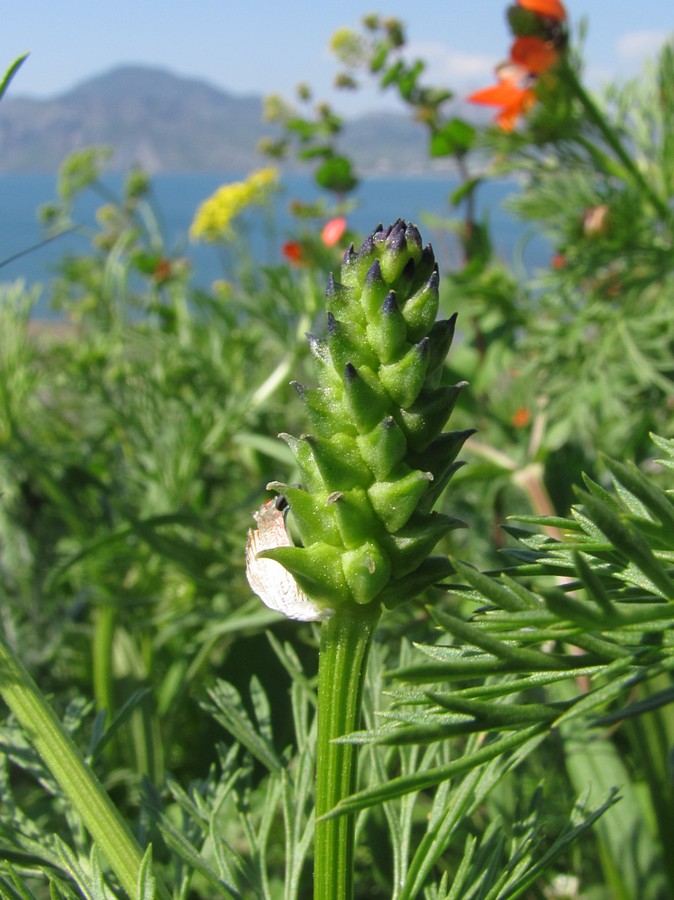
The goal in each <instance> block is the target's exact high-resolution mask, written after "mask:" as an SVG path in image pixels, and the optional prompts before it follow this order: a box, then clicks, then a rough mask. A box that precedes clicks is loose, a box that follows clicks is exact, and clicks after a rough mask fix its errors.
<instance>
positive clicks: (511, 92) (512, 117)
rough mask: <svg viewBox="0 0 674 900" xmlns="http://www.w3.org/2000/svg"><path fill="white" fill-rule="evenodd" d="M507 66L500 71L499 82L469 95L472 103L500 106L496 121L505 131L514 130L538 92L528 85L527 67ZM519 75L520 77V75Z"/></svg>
mask: <svg viewBox="0 0 674 900" xmlns="http://www.w3.org/2000/svg"><path fill="white" fill-rule="evenodd" d="M513 68H514V67H512V66H505V67H504V68H503V69H502V70H501V71H500V72H499V78H500V80H499V83H498V84H493V85H491V87H486V88H482V90H479V91H475V92H474V93H473V94H471V95H470V96H469V97H468V101H469V102H470V103H479V104H481V105H483V106H498V107H500V108H501V109H500V112H498V113H497V114H496V121H497V122H498V124H499V125H500V127H501V128H502V129H503V131H512V130H513V128H514V127H515V125H516V124H517V120H518V119H519V117H520V116H523V115H524V114H525V113H526V112H528V110H529V109H530V108H531V107H532V106H533V105H534V103H535V102H536V93H535V91H534V90H533V88H531V87H530V86H529V85H528V80H529V79H528V73H527V71H526V70H525V69H521V68H520V67H516V69H517V71H516V72H515V71H512V70H513ZM518 76H519V77H518Z"/></svg>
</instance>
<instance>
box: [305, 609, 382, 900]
mask: <svg viewBox="0 0 674 900" xmlns="http://www.w3.org/2000/svg"><path fill="white" fill-rule="evenodd" d="M380 612H381V608H380V606H379V604H376V603H370V604H368V605H367V606H362V607H357V606H354V607H343V608H341V609H338V610H337V611H336V612H335V615H334V616H332V617H331V618H330V619H328V621H327V622H324V623H323V625H322V626H321V645H320V653H319V666H318V744H317V748H316V832H315V839H314V898H315V900H349V898H351V897H352V896H353V854H354V816H353V815H344V816H339V817H337V818H330V819H322V818H321V817H322V816H323V815H325V814H326V813H329V812H330V810H332V809H333V808H334V807H335V806H336V805H337V803H338V802H339V801H340V800H343V799H344V798H345V797H348V796H349V795H350V794H352V793H353V792H354V790H355V788H356V772H357V769H356V763H357V759H356V751H357V747H355V746H354V745H353V744H341V743H335V741H336V740H338V739H339V738H341V737H343V736H344V735H346V734H349V733H350V732H352V731H355V730H356V729H357V728H358V727H359V726H360V712H361V704H362V696H363V685H364V682H365V675H366V670H367V658H368V655H369V650H370V646H371V643H372V636H373V634H374V630H375V628H376V626H377V622H378V621H379V616H380Z"/></svg>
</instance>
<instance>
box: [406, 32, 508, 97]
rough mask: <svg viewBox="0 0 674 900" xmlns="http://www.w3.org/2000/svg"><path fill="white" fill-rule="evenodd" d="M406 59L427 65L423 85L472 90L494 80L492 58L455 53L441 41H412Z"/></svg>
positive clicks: (493, 62)
mask: <svg viewBox="0 0 674 900" xmlns="http://www.w3.org/2000/svg"><path fill="white" fill-rule="evenodd" d="M405 56H406V57H407V59H423V60H424V61H425V62H426V68H425V69H424V74H423V79H422V83H424V84H438V85H447V87H450V88H453V89H460V88H462V87H466V86H471V87H472V86H474V85H476V84H482V83H483V82H485V81H489V80H490V79H493V77H494V66H495V64H496V63H497V62H498V60H495V59H494V57H493V56H488V55H487V54H483V53H466V52H464V51H462V50H455V49H453V48H452V47H448V46H447V44H443V43H441V42H440V41H411V42H410V43H409V44H408V46H407V47H406V50H405Z"/></svg>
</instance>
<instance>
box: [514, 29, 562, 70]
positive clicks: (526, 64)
mask: <svg viewBox="0 0 674 900" xmlns="http://www.w3.org/2000/svg"><path fill="white" fill-rule="evenodd" d="M510 59H511V61H512V62H514V63H515V64H516V65H518V66H522V68H524V69H526V70H527V71H528V72H529V73H530V74H531V75H542V74H543V72H547V71H548V69H551V68H552V67H553V66H554V65H555V63H556V62H557V60H558V59H559V53H558V52H557V48H556V47H555V46H554V44H552V43H551V42H550V41H544V40H542V39H541V38H538V37H518V38H515V42H514V43H513V45H512V48H511V50H510Z"/></svg>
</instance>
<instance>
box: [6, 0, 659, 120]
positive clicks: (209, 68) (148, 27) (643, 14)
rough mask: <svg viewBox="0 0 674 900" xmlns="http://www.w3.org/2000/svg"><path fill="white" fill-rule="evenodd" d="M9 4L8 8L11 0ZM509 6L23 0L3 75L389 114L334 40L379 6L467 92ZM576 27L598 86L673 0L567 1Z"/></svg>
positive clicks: (43, 87)
mask: <svg viewBox="0 0 674 900" xmlns="http://www.w3.org/2000/svg"><path fill="white" fill-rule="evenodd" d="M5 5H7V4H5ZM506 5H507V2H505V0H504V2H501V0H444V2H437V0H426V2H423V0H421V2H418V3H416V4H411V3H409V0H382V2H381V3H379V4H377V3H376V2H374V3H370V2H363V0H339V2H337V3H330V2H327V3H325V2H320V3H319V2H316V0H314V2H306V0H281V2H272V0H261V2H255V0H250V2H248V3H241V2H238V3H232V2H228V0H193V2H191V3H188V2H187V0H182V2H179V0H113V2H107V3H106V2H95V0H94V2H92V0H59V2H58V3H55V2H54V0H21V2H19V3H16V2H15V3H12V8H11V12H10V11H8V10H6V15H5V16H4V17H3V23H2V42H1V44H2V54H3V56H2V59H0V67H2V68H4V67H6V65H8V64H9V63H10V62H11V61H12V60H13V59H14V57H15V56H17V55H18V54H19V53H21V52H23V51H26V50H30V51H31V56H30V58H29V60H28V61H27V62H26V64H25V65H24V67H23V69H22V70H21V72H20V73H19V75H18V76H17V79H16V81H15V82H14V83H13V85H12V88H11V92H12V94H13V95H15V96H16V95H19V94H22V95H32V96H38V97H45V96H53V95H55V94H58V93H60V92H62V91H64V90H66V89H68V88H70V87H73V86H74V85H75V84H77V83H78V82H80V81H82V80H84V79H86V78H87V77H89V76H91V75H95V74H98V73H100V72H103V71H106V70H108V69H110V68H112V67H113V66H116V65H120V64H125V63H144V64H148V65H155V66H161V67H164V68H168V69H170V70H172V71H174V72H176V73H178V74H181V75H187V76H192V77H197V78H201V79H203V80H205V81H208V82H210V83H211V84H214V85H216V86H218V87H221V88H224V89H225V90H229V91H231V92H233V93H236V94H252V93H254V94H268V93H281V94H283V95H284V96H286V97H292V95H293V92H294V88H295V86H296V85H297V84H298V83H299V82H301V81H305V82H308V83H309V84H310V85H311V86H312V87H313V88H314V90H315V96H316V98H317V99H327V100H330V101H331V102H333V103H334V104H335V105H336V106H337V108H338V109H341V110H342V111H343V112H346V111H347V108H348V110H349V111H351V112H353V113H354V114H360V113H363V112H366V111H367V110H370V109H377V108H382V107H387V108H391V106H392V105H393V101H392V98H391V99H389V100H385V99H383V98H381V96H379V95H377V94H376V93H375V92H374V91H370V92H367V91H365V92H362V93H359V94H357V95H351V94H345V93H344V92H339V93H335V92H333V91H332V90H331V83H332V79H333V77H334V74H335V71H336V67H335V65H334V62H333V60H332V57H331V55H330V53H329V51H328V43H329V39H330V36H331V35H332V33H333V32H334V31H335V30H336V29H337V28H340V27H344V26H351V27H355V26H357V24H358V23H359V21H360V19H361V18H362V16H363V15H365V14H367V13H369V12H373V11H379V12H381V13H382V14H384V15H394V16H398V17H399V18H401V19H402V20H403V21H404V22H405V23H406V26H407V36H408V40H409V42H410V45H411V46H410V52H411V53H413V54H415V55H418V56H422V57H423V58H425V59H426V60H428V61H429V69H428V73H427V80H428V82H429V83H438V84H445V85H449V86H451V87H452V88H453V89H454V90H455V91H456V92H457V93H462V92H463V91H464V90H465V91H466V92H468V91H469V90H471V89H474V88H476V87H478V86H480V85H482V84H486V83H488V82H489V81H490V80H491V72H492V69H493V67H494V65H495V64H496V63H498V62H499V60H500V59H501V58H502V57H503V56H504V55H505V54H506V52H507V46H508V31H507V26H506V23H505V18H504V10H505V7H506ZM566 6H567V9H568V11H569V16H570V19H571V22H572V24H573V27H574V28H575V27H576V26H577V25H578V23H579V22H580V20H582V19H584V18H586V19H587V22H588V27H589V30H588V34H587V39H586V44H585V47H586V53H585V59H586V63H587V76H588V79H589V81H590V83H594V84H596V83H599V82H601V81H606V80H608V79H611V78H613V77H616V76H619V77H623V76H629V75H631V74H635V73H636V72H637V71H638V70H639V67H640V65H641V63H642V61H643V60H644V59H645V58H648V57H649V56H652V55H653V54H654V53H655V51H656V50H657V47H658V46H659V45H660V44H661V43H662V42H663V41H664V40H665V39H666V37H667V36H668V35H671V34H672V33H674V4H672V2H671V0H639V2H638V3H632V2H627V0H624V2H621V0H618V2H616V0H567V2H566Z"/></svg>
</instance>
